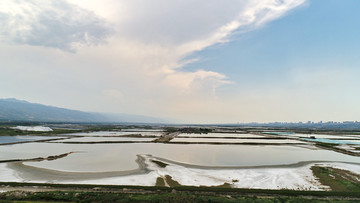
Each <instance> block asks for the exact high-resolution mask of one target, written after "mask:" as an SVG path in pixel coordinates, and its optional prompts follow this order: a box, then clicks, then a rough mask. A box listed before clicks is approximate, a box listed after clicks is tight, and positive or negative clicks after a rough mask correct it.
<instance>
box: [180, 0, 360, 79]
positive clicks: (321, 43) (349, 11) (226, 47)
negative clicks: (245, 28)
mask: <svg viewBox="0 0 360 203" xmlns="http://www.w3.org/2000/svg"><path fill="white" fill-rule="evenodd" d="M359 7H360V2H359V1H356V0H346V1H336V0H326V1H321V0H319V1H309V2H307V3H306V4H305V5H303V6H301V7H300V8H297V9H295V10H293V11H290V12H289V13H288V14H287V15H285V16H284V17H282V18H281V19H278V20H276V21H272V22H270V23H269V24H267V25H265V26H263V27H262V28H259V29H256V30H252V31H249V32H246V33H236V32H235V33H234V34H233V36H232V37H231V41H230V42H229V43H226V44H221V45H214V46H213V47H209V48H207V49H204V50H202V51H200V52H197V53H195V54H193V55H192V56H190V57H196V58H199V59H200V61H199V62H196V63H192V64H190V65H187V66H185V67H184V69H187V70H195V69H198V68H203V69H210V70H213V71H217V72H221V73H224V74H226V75H228V77H229V79H230V80H232V81H236V82H237V83H238V84H239V85H241V84H243V83H244V82H243V81H245V83H250V84H251V81H254V82H255V81H256V84H258V83H259V82H261V81H262V82H264V83H265V84H266V83H269V82H270V83H272V82H274V83H277V82H278V81H279V80H281V81H282V82H285V83H286V76H287V73H288V72H289V71H291V70H292V69H298V68H300V69H312V68H318V67H329V68H338V69H341V68H342V67H346V68H358V67H359V66H360V58H359V47H360V37H359V36H360V23H359V19H360V13H359V12H358V8H359Z"/></svg>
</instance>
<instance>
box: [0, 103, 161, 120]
mask: <svg viewBox="0 0 360 203" xmlns="http://www.w3.org/2000/svg"><path fill="white" fill-rule="evenodd" d="M0 121H34V122H82V123H84V122H91V123H93V122H114V123H120V122H126V123H166V120H164V119H158V118H153V117H148V116H139V115H128V114H106V113H89V112H84V111H78V110H70V109H65V108H59V107H54V106H47V105H43V104H36V103H30V102H27V101H23V100H17V99H0Z"/></svg>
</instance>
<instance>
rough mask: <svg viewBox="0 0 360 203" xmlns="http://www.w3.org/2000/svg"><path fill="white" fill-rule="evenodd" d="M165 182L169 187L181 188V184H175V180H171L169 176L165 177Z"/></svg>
mask: <svg viewBox="0 0 360 203" xmlns="http://www.w3.org/2000/svg"><path fill="white" fill-rule="evenodd" d="M165 180H166V182H167V184H168V185H169V186H170V187H178V186H181V184H180V183H179V182H177V181H176V180H173V179H172V177H171V176H169V175H166V176H165Z"/></svg>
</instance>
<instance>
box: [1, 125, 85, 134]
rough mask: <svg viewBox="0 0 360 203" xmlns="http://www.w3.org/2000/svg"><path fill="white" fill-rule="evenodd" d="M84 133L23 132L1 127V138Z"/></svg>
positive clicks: (56, 130)
mask: <svg viewBox="0 0 360 203" xmlns="http://www.w3.org/2000/svg"><path fill="white" fill-rule="evenodd" d="M75 132H82V131H81V130H68V129H54V130H53V131H50V132H37V131H23V130H17V129H11V128H10V127H0V136H14V135H38V136H39V135H54V134H56V135H57V134H66V133H75Z"/></svg>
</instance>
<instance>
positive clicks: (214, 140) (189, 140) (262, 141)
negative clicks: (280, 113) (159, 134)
mask: <svg viewBox="0 0 360 203" xmlns="http://www.w3.org/2000/svg"><path fill="white" fill-rule="evenodd" d="M171 142H214V143H219V142H221V143H291V144H293V143H306V142H302V141H299V140H290V139H273V140H272V139H221V138H180V137H179V138H174V139H172V140H171Z"/></svg>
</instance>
